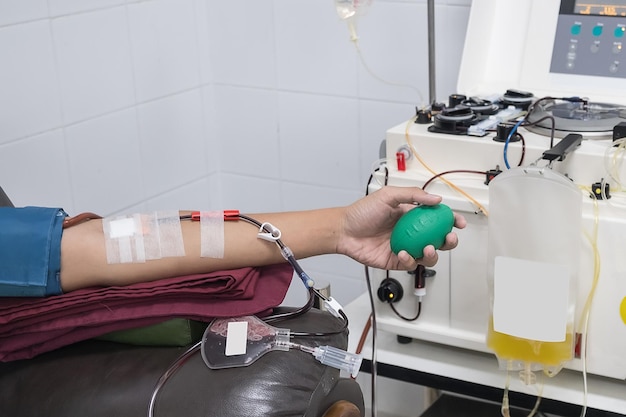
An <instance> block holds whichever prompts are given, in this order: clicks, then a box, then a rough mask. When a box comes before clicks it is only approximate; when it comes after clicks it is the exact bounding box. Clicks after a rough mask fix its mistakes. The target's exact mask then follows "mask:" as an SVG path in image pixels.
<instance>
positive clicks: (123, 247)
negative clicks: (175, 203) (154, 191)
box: [102, 210, 185, 264]
mask: <svg viewBox="0 0 626 417" xmlns="http://www.w3.org/2000/svg"><path fill="white" fill-rule="evenodd" d="M102 227H103V230H104V239H105V247H106V255H107V263H109V264H117V263H143V262H146V261H148V260H154V259H161V258H168V257H180V256H185V245H184V242H183V232H182V228H181V226H180V216H179V213H178V211H174V210H172V211H159V212H154V213H152V214H131V215H123V216H117V217H113V218H108V217H106V218H104V219H102Z"/></svg>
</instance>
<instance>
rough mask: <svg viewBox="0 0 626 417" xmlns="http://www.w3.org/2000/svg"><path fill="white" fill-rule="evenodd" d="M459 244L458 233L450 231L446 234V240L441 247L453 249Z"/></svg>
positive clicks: (442, 248)
mask: <svg viewBox="0 0 626 417" xmlns="http://www.w3.org/2000/svg"><path fill="white" fill-rule="evenodd" d="M458 244H459V237H458V236H457V234H456V233H454V232H450V233H448V234H447V235H446V241H445V242H444V244H443V245H442V246H441V247H440V248H439V249H441V250H451V249H454V248H456V247H457V246H458Z"/></svg>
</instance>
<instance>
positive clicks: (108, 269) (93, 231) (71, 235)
mask: <svg viewBox="0 0 626 417" xmlns="http://www.w3.org/2000/svg"><path fill="white" fill-rule="evenodd" d="M343 210H344V209H343V208H330V209H321V210H310V211H301V212H286V213H271V214H252V215H250V217H251V218H253V219H255V220H257V221H259V222H261V223H264V222H268V223H271V224H272V225H273V226H275V227H276V228H278V229H279V230H280V231H281V233H282V236H281V240H282V241H283V243H284V244H285V245H286V246H288V247H289V248H290V249H291V250H292V251H293V253H294V255H295V257H296V258H305V257H310V256H315V255H321V254H328V253H335V252H336V250H337V241H338V237H339V233H340V228H341V217H342V215H343ZM181 229H182V234H183V242H184V246H185V256H182V257H170V258H162V259H156V260H150V261H146V262H144V263H115V264H110V263H107V257H106V249H105V238H104V232H103V227H102V221H101V220H99V219H94V220H90V221H88V222H85V223H81V224H79V225H76V226H73V227H70V228H68V229H66V230H65V231H64V233H63V238H62V241H61V286H62V288H63V291H66V292H67V291H72V290H75V289H79V288H84V287H89V286H99V285H128V284H131V283H136V282H145V281H152V280H157V279H161V278H166V277H173V276H180V275H188V274H196V273H207V272H213V271H218V270H228V269H236V268H242V267H253V266H262V265H269V264H275V263H279V262H284V258H283V256H282V254H281V253H280V250H279V248H278V247H277V245H276V244H274V243H272V242H268V241H266V240H263V239H259V238H258V237H257V233H258V229H257V228H256V226H254V225H252V224H249V223H247V222H245V221H242V220H238V221H225V222H224V242H223V245H224V257H223V258H209V257H201V256H200V244H201V229H200V223H199V222H193V221H181ZM215 243H216V244H218V245H219V244H222V242H215Z"/></svg>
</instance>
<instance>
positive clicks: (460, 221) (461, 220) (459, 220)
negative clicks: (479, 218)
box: [454, 213, 467, 229]
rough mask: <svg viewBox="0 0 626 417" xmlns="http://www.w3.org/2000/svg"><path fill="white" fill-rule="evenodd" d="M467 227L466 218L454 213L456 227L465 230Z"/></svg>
mask: <svg viewBox="0 0 626 417" xmlns="http://www.w3.org/2000/svg"><path fill="white" fill-rule="evenodd" d="M465 226H467V220H466V219H465V217H463V216H462V215H460V214H458V213H454V227H456V228H457V229H463V228H465Z"/></svg>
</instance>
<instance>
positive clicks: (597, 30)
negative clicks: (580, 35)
mask: <svg viewBox="0 0 626 417" xmlns="http://www.w3.org/2000/svg"><path fill="white" fill-rule="evenodd" d="M602 29H604V27H603V26H602V25H596V26H594V28H593V29H592V30H591V33H592V34H593V36H600V35H602Z"/></svg>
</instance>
